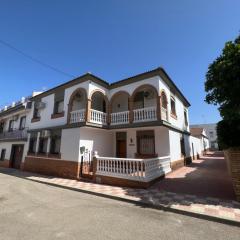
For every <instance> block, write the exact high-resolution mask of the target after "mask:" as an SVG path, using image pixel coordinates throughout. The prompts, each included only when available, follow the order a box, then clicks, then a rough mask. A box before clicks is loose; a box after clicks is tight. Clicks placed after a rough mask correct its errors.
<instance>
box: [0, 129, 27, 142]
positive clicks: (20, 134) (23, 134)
mask: <svg viewBox="0 0 240 240" xmlns="http://www.w3.org/2000/svg"><path fill="white" fill-rule="evenodd" d="M10 139H11V140H13V139H18V140H19V139H27V129H23V130H12V131H10V132H3V133H0V140H10Z"/></svg>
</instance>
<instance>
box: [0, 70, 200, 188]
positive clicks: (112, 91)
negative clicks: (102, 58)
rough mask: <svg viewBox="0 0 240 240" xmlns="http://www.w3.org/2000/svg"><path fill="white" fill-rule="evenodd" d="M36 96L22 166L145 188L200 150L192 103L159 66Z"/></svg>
mask: <svg viewBox="0 0 240 240" xmlns="http://www.w3.org/2000/svg"><path fill="white" fill-rule="evenodd" d="M31 102H32V107H31V109H29V110H28V112H27V119H30V120H29V121H28V124H27V125H28V140H27V144H26V142H24V151H23V154H22V161H21V168H22V169H23V170H27V171H32V172H39V173H43V174H49V175H56V176H61V177H68V178H75V179H77V178H79V177H83V176H86V177H92V178H93V179H94V180H95V181H97V182H102V183H109V184H117V185H130V186H136V185H137V186H139V185H142V186H146V185H148V184H149V183H150V182H151V181H152V180H154V179H155V178H157V177H160V176H162V175H164V174H166V173H168V172H169V171H171V170H174V169H176V168H178V167H180V166H183V165H185V164H186V163H187V162H190V161H191V159H192V157H196V156H197V155H200V154H201V152H202V151H203V149H199V150H197V151H196V150H195V151H193V149H192V146H193V143H192V142H193V141H195V142H197V144H198V145H200V143H199V142H200V140H199V139H198V138H194V137H192V136H190V131H189V119H188V108H189V106H190V103H189V102H188V101H187V99H186V98H185V97H184V96H183V94H182V93H181V92H180V90H179V89H178V88H177V87H176V85H175V84H174V83H173V81H172V80H171V79H170V77H169V76H168V75H167V73H166V72H165V71H164V70H163V69H162V68H157V69H154V70H152V71H149V72H145V73H142V74H139V75H136V76H134V77H130V78H128V79H124V80H121V81H118V82H115V83H112V84H109V83H107V82H105V81H103V80H102V79H100V78H98V77H96V76H94V75H92V74H90V73H87V74H85V75H83V76H81V77H79V78H76V79H74V80H72V81H69V82H67V83H65V84H62V85H60V86H57V87H55V88H52V89H50V90H48V91H46V92H43V93H41V94H39V95H37V96H34V97H32V98H31ZM14 114H18V113H17V112H14ZM0 118H1V115H0ZM21 144H22V143H21ZM0 148H1V145H0ZM93 155H94V162H95V164H93V162H92V159H93ZM7 157H8V158H9V155H8V156H7ZM5 158H6V157H5ZM13 162H14V161H13ZM10 166H11V165H10Z"/></svg>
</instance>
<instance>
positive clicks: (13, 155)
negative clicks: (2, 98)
mask: <svg viewBox="0 0 240 240" xmlns="http://www.w3.org/2000/svg"><path fill="white" fill-rule="evenodd" d="M31 97H32V96H30V97H26V98H25V97H23V98H22V99H21V100H20V101H17V102H13V103H12V104H11V105H9V106H5V107H4V108H3V109H1V110H0V166H4V167H14V168H20V167H21V163H22V162H23V161H24V159H23V158H24V157H25V156H26V154H27V147H26V145H27V128H28V127H27V126H28V125H29V122H30V120H31V119H30V115H29V114H28V113H29V111H30V110H31V101H30V98H31Z"/></svg>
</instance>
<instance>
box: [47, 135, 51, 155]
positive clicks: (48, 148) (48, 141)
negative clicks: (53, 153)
mask: <svg viewBox="0 0 240 240" xmlns="http://www.w3.org/2000/svg"><path fill="white" fill-rule="evenodd" d="M50 146H51V138H50V137H48V140H47V155H48V154H49V153H50Z"/></svg>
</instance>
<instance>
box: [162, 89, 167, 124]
mask: <svg viewBox="0 0 240 240" xmlns="http://www.w3.org/2000/svg"><path fill="white" fill-rule="evenodd" d="M167 105H168V100H167V95H166V93H165V92H164V91H162V92H161V119H162V120H165V121H168V110H167V109H168V108H167Z"/></svg>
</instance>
